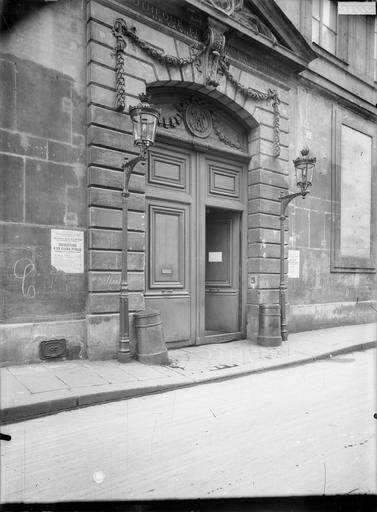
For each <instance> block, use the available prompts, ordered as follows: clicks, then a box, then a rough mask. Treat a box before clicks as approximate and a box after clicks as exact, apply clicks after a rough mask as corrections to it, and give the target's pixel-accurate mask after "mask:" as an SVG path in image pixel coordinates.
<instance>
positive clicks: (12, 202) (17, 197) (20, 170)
mask: <svg viewBox="0 0 377 512" xmlns="http://www.w3.org/2000/svg"><path fill="white" fill-rule="evenodd" d="M23 200H24V161H23V159H22V158H20V157H17V156H12V155H4V154H0V219H1V220H3V221H12V222H16V221H22V220H24V219H23V210H24V209H23Z"/></svg>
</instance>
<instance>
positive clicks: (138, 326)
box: [134, 310, 169, 364]
mask: <svg viewBox="0 0 377 512" xmlns="http://www.w3.org/2000/svg"><path fill="white" fill-rule="evenodd" d="M134 318H135V330H136V357H137V359H138V360H139V361H140V362H141V363H144V364H167V363H168V362H169V358H168V351H167V348H166V345H165V341H164V333H163V330H162V322H161V316H160V312H159V311H153V310H148V311H144V312H143V313H136V314H135V316H134Z"/></svg>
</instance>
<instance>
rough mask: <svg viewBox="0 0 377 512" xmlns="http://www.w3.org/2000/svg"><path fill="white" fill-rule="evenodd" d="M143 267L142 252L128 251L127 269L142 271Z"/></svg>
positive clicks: (143, 257)
mask: <svg viewBox="0 0 377 512" xmlns="http://www.w3.org/2000/svg"><path fill="white" fill-rule="evenodd" d="M144 268H145V255H144V253H142V252H129V253H128V270H139V271H143V270H144Z"/></svg>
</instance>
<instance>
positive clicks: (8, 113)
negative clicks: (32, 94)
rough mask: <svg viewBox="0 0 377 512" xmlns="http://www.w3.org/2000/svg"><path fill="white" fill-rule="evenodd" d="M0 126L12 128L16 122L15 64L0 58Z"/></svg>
mask: <svg viewBox="0 0 377 512" xmlns="http://www.w3.org/2000/svg"><path fill="white" fill-rule="evenodd" d="M0 76H1V80H0V126H1V127H2V128H11V129H14V127H15V124H16V114H15V107H16V75H15V64H14V63H13V62H7V61H5V60H0Z"/></svg>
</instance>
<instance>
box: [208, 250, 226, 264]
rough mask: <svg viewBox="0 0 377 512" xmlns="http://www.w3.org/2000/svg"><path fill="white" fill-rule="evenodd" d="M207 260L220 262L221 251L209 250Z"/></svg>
mask: <svg viewBox="0 0 377 512" xmlns="http://www.w3.org/2000/svg"><path fill="white" fill-rule="evenodd" d="M208 261H209V263H221V262H222V261H223V253H222V252H209V253H208Z"/></svg>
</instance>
